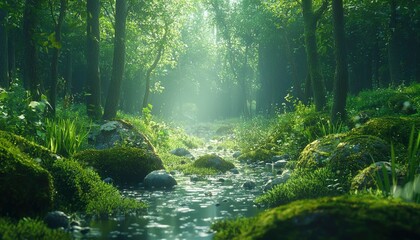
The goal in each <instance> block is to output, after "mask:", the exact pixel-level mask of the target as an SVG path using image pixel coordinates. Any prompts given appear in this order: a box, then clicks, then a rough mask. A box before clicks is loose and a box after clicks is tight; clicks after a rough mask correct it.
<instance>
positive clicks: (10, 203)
mask: <svg viewBox="0 0 420 240" xmlns="http://www.w3.org/2000/svg"><path fill="white" fill-rule="evenodd" d="M0 183H1V184H0V196H1V197H0V215H3V216H10V217H23V216H36V215H39V214H43V213H45V212H46V211H48V210H49V209H50V208H51V207H52V203H53V193H54V187H53V181H52V177H51V175H50V174H49V173H48V171H47V170H45V169H44V168H42V167H41V166H40V164H39V163H37V162H36V161H34V160H32V159H31V158H30V157H28V156H27V155H26V154H24V153H22V152H21V151H20V150H19V148H17V147H16V146H15V145H14V144H12V143H11V142H9V141H8V140H6V139H4V138H0Z"/></svg>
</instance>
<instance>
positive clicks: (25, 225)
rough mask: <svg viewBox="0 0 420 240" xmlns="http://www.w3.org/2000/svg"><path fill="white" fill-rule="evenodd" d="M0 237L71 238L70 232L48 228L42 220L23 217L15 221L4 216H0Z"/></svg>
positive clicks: (8, 239)
mask: <svg viewBox="0 0 420 240" xmlns="http://www.w3.org/2000/svg"><path fill="white" fill-rule="evenodd" d="M0 238H1V239H3V240H24V239H37V240H50V239H61V240H70V239H73V238H72V237H71V235H70V233H68V232H65V231H64V230H61V229H50V228H48V227H47V225H46V224H45V223H44V222H43V221H41V220H37V219H30V218H23V219H21V220H19V221H18V222H17V223H14V222H12V221H10V220H8V219H5V218H0Z"/></svg>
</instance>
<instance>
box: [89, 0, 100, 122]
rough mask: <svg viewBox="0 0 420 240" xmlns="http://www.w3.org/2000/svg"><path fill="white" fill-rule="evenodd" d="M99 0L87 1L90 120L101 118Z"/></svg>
mask: <svg viewBox="0 0 420 240" xmlns="http://www.w3.org/2000/svg"><path fill="white" fill-rule="evenodd" d="M99 7H100V5H99V0H87V6H86V10H87V20H86V22H87V29H86V32H87V51H86V59H87V84H86V95H87V96H86V106H87V114H88V116H89V117H90V118H93V119H99V118H100V117H101V115H102V114H101V81H100V77H99V41H100V35H99V11H100V8H99Z"/></svg>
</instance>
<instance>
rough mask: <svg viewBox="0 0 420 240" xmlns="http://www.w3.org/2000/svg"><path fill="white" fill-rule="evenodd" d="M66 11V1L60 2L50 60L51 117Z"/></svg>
mask: <svg viewBox="0 0 420 240" xmlns="http://www.w3.org/2000/svg"><path fill="white" fill-rule="evenodd" d="M66 11H67V0H60V14H59V16H58V19H57V21H55V19H53V20H54V22H55V30H54V37H55V41H56V43H57V44H58V46H55V47H54V49H53V54H52V59H51V85H50V96H49V97H50V106H51V115H52V116H55V110H56V105H57V82H58V58H59V56H60V50H61V26H62V25H63V21H64V18H65V15H66Z"/></svg>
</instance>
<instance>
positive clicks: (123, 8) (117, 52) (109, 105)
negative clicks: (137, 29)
mask: <svg viewBox="0 0 420 240" xmlns="http://www.w3.org/2000/svg"><path fill="white" fill-rule="evenodd" d="M115 4H116V6H115V38H114V59H113V63H112V76H111V83H110V85H109V90H108V96H107V98H106V104H105V109H104V116H103V118H104V119H112V118H115V116H116V115H117V108H118V101H119V98H120V92H121V83H122V80H123V73H124V64H125V25H126V19H127V1H126V0H117V1H116V3H115Z"/></svg>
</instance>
